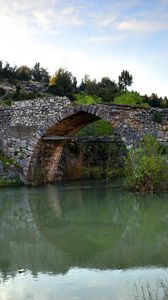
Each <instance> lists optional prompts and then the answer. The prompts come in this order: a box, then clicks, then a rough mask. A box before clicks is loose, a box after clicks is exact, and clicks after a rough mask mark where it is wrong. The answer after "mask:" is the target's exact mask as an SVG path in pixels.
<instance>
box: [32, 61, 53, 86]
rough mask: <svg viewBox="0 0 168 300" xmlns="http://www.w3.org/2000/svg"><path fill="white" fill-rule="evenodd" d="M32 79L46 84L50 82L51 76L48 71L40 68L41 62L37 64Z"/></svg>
mask: <svg viewBox="0 0 168 300" xmlns="http://www.w3.org/2000/svg"><path fill="white" fill-rule="evenodd" d="M32 79H33V80H35V81H42V82H46V83H48V82H49V74H48V72H47V70H46V69H44V68H42V67H40V63H39V62H37V63H36V64H35V65H34V67H33V69H32Z"/></svg>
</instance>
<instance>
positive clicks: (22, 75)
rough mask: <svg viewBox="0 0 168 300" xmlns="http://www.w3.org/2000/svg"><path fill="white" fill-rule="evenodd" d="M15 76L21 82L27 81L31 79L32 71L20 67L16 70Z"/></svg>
mask: <svg viewBox="0 0 168 300" xmlns="http://www.w3.org/2000/svg"><path fill="white" fill-rule="evenodd" d="M16 75H17V78H18V79H19V80H21V81H23V80H25V81H29V80H30V79H31V75H32V71H31V69H30V68H29V67H28V66H20V67H19V68H17V69H16Z"/></svg>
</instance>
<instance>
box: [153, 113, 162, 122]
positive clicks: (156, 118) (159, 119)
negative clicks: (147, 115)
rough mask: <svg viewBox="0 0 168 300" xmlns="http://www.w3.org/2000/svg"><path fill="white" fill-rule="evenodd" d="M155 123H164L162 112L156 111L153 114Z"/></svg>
mask: <svg viewBox="0 0 168 300" xmlns="http://www.w3.org/2000/svg"><path fill="white" fill-rule="evenodd" d="M153 121H154V122H156V123H162V114H161V112H160V111H155V112H154V114H153Z"/></svg>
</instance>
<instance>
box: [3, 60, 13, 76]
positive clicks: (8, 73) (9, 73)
mask: <svg viewBox="0 0 168 300" xmlns="http://www.w3.org/2000/svg"><path fill="white" fill-rule="evenodd" d="M2 77H3V78H6V79H9V80H10V79H15V78H16V66H14V67H11V66H10V64H9V63H8V62H6V64H5V66H4V67H3V68H2Z"/></svg>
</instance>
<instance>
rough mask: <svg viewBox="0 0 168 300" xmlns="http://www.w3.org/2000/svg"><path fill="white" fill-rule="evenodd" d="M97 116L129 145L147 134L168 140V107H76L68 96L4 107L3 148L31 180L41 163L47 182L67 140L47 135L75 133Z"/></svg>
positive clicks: (0, 142)
mask: <svg viewBox="0 0 168 300" xmlns="http://www.w3.org/2000/svg"><path fill="white" fill-rule="evenodd" d="M158 116H159V118H158ZM96 119H104V120H106V121H108V122H110V123H111V124H112V126H113V127H114V128H115V130H116V134H117V135H118V136H119V137H120V138H121V140H122V141H123V142H124V143H125V145H126V147H127V148H130V147H133V146H136V145H137V143H138V142H139V140H140V139H141V138H142V136H143V135H144V134H146V133H151V134H152V135H154V136H155V137H156V138H157V139H158V140H161V141H165V142H166V141H167V142H168V109H157V108H149V109H146V108H137V107H129V106H123V105H121V106H120V105H105V104H99V105H75V106H74V105H72V104H71V103H70V101H69V99H67V98H65V97H64V98H60V97H50V98H45V99H38V100H37V99H36V100H31V101H20V102H14V103H12V106H11V108H1V109H0V125H1V127H0V148H1V149H2V150H3V151H4V152H5V153H6V154H7V155H8V156H10V157H14V158H16V159H17V160H18V162H19V163H20V164H21V166H22V168H23V171H24V174H25V176H26V177H27V178H28V179H29V180H31V179H32V178H33V176H34V175H35V173H36V172H35V171H37V167H39V166H40V169H41V170H42V173H43V176H45V178H46V181H52V179H53V178H54V175H55V173H56V171H57V168H58V163H59V159H60V155H61V152H62V148H63V143H61V142H57V143H54V144H53V143H52V142H49V141H45V140H43V137H49V136H52V135H73V134H74V133H75V132H77V131H78V130H79V129H80V128H82V127H84V126H85V125H87V124H89V123H90V122H93V121H95V120H96ZM158 119H159V123H158V122H156V121H157V120H158Z"/></svg>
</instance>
